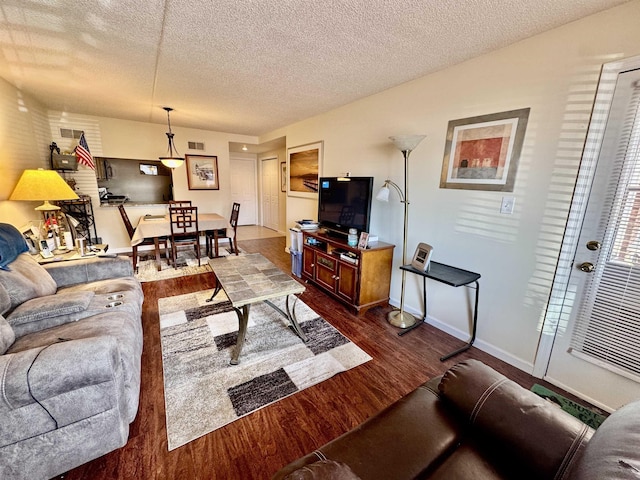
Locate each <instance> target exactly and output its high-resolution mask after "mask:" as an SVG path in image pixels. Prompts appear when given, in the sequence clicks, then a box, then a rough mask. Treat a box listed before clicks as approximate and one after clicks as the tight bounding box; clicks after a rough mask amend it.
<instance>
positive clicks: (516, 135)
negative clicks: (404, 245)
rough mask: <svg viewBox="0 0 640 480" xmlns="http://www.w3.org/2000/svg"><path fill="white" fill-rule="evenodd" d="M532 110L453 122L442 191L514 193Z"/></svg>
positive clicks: (523, 109)
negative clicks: (461, 190)
mask: <svg viewBox="0 0 640 480" xmlns="http://www.w3.org/2000/svg"><path fill="white" fill-rule="evenodd" d="M530 110H531V109H530V108H522V109H518V110H510V111H507V112H500V113H492V114H488V115H481V116H478V117H469V118H462V119H458V120H451V121H450V122H449V126H448V128H447V139H446V144H445V149H444V159H443V162H442V173H441V176H440V188H457V189H467V190H490V191H498V192H513V188H514V185H515V180H516V172H517V169H518V163H519V161H520V155H521V153H522V145H523V143H524V136H525V132H526V129H527V122H528V119H529V111H530Z"/></svg>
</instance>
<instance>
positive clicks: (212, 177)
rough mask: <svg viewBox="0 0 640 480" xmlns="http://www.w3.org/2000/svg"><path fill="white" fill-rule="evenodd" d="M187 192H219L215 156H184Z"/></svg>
mask: <svg viewBox="0 0 640 480" xmlns="http://www.w3.org/2000/svg"><path fill="white" fill-rule="evenodd" d="M185 160H186V163H187V183H188V186H189V190H220V177H218V157H217V156H215V155H189V154H187V155H185Z"/></svg>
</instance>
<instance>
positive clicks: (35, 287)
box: [0, 253, 58, 314]
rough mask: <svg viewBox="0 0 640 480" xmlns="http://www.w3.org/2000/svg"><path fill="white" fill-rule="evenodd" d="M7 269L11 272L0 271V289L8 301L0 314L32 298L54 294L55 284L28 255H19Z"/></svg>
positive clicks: (47, 273)
mask: <svg viewBox="0 0 640 480" xmlns="http://www.w3.org/2000/svg"><path fill="white" fill-rule="evenodd" d="M9 267H10V268H11V271H4V270H0V288H4V290H5V292H6V293H7V294H8V296H9V300H10V304H9V306H8V308H6V306H5V309H3V311H0V314H4V313H6V312H8V311H11V310H13V309H14V308H16V307H17V306H18V305H20V304H22V303H24V302H26V301H27V300H31V299H32V298H36V297H43V296H45V295H53V294H54V293H56V290H57V289H58V286H57V285H56V282H55V281H54V280H53V278H52V277H51V275H49V272H47V271H46V270H45V269H44V268H42V266H41V265H39V264H38V262H36V261H35V260H34V259H33V258H31V255H29V254H28V253H23V254H22V255H19V256H18V258H16V259H15V260H14V261H13V262H11V264H10V265H9Z"/></svg>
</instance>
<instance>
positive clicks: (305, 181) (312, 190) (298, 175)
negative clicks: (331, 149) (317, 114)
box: [286, 141, 324, 198]
mask: <svg viewBox="0 0 640 480" xmlns="http://www.w3.org/2000/svg"><path fill="white" fill-rule="evenodd" d="M323 146H324V144H323V142H322V141H319V142H313V143H307V144H305V145H299V146H297V147H292V148H289V149H288V150H287V165H286V169H287V195H288V196H290V197H303V198H318V182H319V179H320V171H321V167H322V155H323Z"/></svg>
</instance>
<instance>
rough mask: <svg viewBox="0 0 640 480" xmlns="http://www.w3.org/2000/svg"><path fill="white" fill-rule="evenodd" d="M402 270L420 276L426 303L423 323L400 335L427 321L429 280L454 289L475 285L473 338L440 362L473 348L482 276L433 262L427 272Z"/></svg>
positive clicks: (404, 331) (411, 268) (407, 266)
mask: <svg viewBox="0 0 640 480" xmlns="http://www.w3.org/2000/svg"><path fill="white" fill-rule="evenodd" d="M400 269H401V270H405V271H407V272H410V273H414V274H416V275H420V276H421V277H422V299H423V302H424V317H422V321H421V322H416V324H415V325H412V326H411V327H408V328H405V329H404V330H402V331H401V332H399V333H398V335H404V334H405V333H408V332H409V331H411V330H413V329H414V328H416V327H419V326H420V325H422V323H423V322H424V321H425V320H426V319H427V278H430V279H432V280H435V281H436V282H441V283H445V284H447V285H451V286H452V287H463V286H468V285H470V284H472V283H475V287H470V288H475V291H476V298H475V305H474V307H473V322H472V324H471V338H470V339H469V341H468V342H467V343H466V344H464V345H463V346H462V347H460V348H459V349H457V350H455V351H454V352H451V353H448V354H446V355H444V356H442V357H440V361H441V362H444V361H445V360H447V359H449V358H451V357H453V356H454V355H457V354H459V353H462V352H464V351H465V350H468V349H469V348H471V345H473V342H474V341H475V339H476V327H477V323H478V296H479V295H480V284H479V283H478V279H479V278H480V274H479V273H475V272H470V271H468V270H463V269H461V268H456V267H452V266H451V265H445V264H444V263H439V262H433V261H432V262H430V263H429V269H428V270H427V271H426V272H423V271H422V270H418V269H417V268H414V267H412V266H411V265H403V266H401V267H400Z"/></svg>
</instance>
